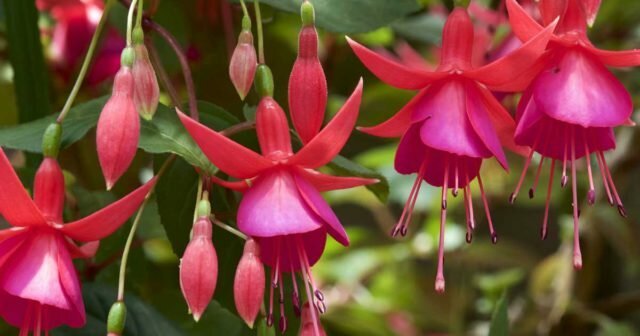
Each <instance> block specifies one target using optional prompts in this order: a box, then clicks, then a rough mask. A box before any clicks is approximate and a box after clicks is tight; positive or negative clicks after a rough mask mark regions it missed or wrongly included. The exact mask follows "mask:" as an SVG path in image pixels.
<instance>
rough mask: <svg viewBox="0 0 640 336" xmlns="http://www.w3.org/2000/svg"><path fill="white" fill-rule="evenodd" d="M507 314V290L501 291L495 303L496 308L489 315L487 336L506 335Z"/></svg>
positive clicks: (507, 328)
mask: <svg viewBox="0 0 640 336" xmlns="http://www.w3.org/2000/svg"><path fill="white" fill-rule="evenodd" d="M508 335H509V316H508V314H507V291H504V292H503V293H502V296H501V297H500V300H498V303H497V304H496V309H495V310H494V311H493V316H492V317H491V326H490V327H489V336H508Z"/></svg>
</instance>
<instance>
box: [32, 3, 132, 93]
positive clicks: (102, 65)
mask: <svg viewBox="0 0 640 336" xmlns="http://www.w3.org/2000/svg"><path fill="white" fill-rule="evenodd" d="M36 5H37V6H38V9H39V10H41V11H49V12H50V13H51V16H52V17H53V19H54V20H55V24H54V26H53V30H52V31H51V45H50V56H51V60H52V61H53V64H54V67H55V69H56V71H57V72H58V73H60V75H61V77H62V78H63V79H64V80H69V79H72V77H73V75H74V74H75V71H77V68H78V67H79V65H80V62H82V59H83V57H84V55H85V53H86V51H87V48H88V47H89V44H90V42H91V38H92V36H93V32H94V31H95V29H96V27H97V25H98V22H99V21H100V17H101V16H102V11H103V7H104V4H103V2H102V1H100V0H86V1H85V0H82V1H81V0H61V1H60V0H58V1H51V0H40V1H36ZM124 46H125V41H124V39H123V38H122V36H121V35H120V34H119V33H118V32H117V31H116V30H115V29H114V28H112V27H109V28H108V29H107V32H106V37H105V38H104V41H103V42H102V46H101V47H100V48H99V50H98V53H97V55H96V57H95V59H94V61H93V64H92V66H91V68H90V69H89V72H88V74H87V79H86V83H87V84H88V85H91V86H93V85H96V84H98V83H101V82H102V81H104V80H106V79H108V78H111V77H112V76H113V75H114V74H115V73H116V72H117V71H118V68H119V66H120V52H121V51H122V48H124Z"/></svg>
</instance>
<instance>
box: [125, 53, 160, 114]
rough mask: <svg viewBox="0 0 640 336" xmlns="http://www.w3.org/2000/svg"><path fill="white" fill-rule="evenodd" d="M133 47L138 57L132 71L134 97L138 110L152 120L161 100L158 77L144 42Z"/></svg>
mask: <svg viewBox="0 0 640 336" xmlns="http://www.w3.org/2000/svg"><path fill="white" fill-rule="evenodd" d="M133 49H134V50H135V54H136V59H135V61H134V62H133V66H132V67H131V73H132V75H133V82H134V88H133V98H134V102H135V106H136V110H137V111H138V114H140V116H141V117H142V118H144V119H146V120H151V119H152V118H153V115H154V114H155V113H156V110H157V108H158V103H159V102H160V86H159V85H158V78H157V77H156V72H155V70H154V69H153V65H152V64H151V60H149V52H148V51H147V47H146V46H145V45H144V43H142V42H141V43H136V44H135V45H134V46H133Z"/></svg>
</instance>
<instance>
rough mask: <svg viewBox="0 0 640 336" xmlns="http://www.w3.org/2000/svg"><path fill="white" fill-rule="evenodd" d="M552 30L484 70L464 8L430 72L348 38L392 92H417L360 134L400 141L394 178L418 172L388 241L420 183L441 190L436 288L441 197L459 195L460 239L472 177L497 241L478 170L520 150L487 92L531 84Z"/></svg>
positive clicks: (406, 217)
mask: <svg viewBox="0 0 640 336" xmlns="http://www.w3.org/2000/svg"><path fill="white" fill-rule="evenodd" d="M552 30H553V25H551V27H549V28H547V29H546V30H544V31H543V32H542V33H540V34H538V35H536V36H535V37H533V38H531V39H530V40H529V41H528V42H527V43H525V44H524V45H523V46H522V47H521V48H520V49H517V50H515V51H513V52H512V53H510V54H509V55H508V56H506V57H504V58H501V59H499V60H497V61H495V62H493V63H490V64H488V65H485V66H483V67H476V66H474V65H473V57H472V56H473V55H472V54H473V50H474V47H473V45H474V28H473V24H472V23H471V19H470V18H469V15H468V14H467V11H466V10H465V9H464V8H456V9H455V10H454V11H453V12H452V13H451V14H450V15H449V17H448V19H447V22H446V24H445V27H444V31H443V39H442V50H441V57H440V58H441V59H440V65H439V66H438V68H437V69H436V71H434V72H429V71H426V70H422V69H419V68H409V67H407V66H404V65H402V64H398V63H396V62H394V61H392V60H389V59H388V58H385V57H384V56H381V55H378V54H376V53H374V52H372V51H370V50H369V49H366V48H365V47H363V46H362V45H360V44H358V43H356V42H354V41H353V40H351V39H349V40H348V41H349V44H350V45H351V47H352V49H353V51H354V52H355V54H356V55H357V56H358V57H359V58H360V60H361V61H362V62H363V63H364V65H365V66H366V67H367V68H368V69H369V70H371V71H372V72H373V73H374V74H375V75H376V76H378V77H379V78H380V79H382V80H383V81H385V82H386V83H387V84H390V85H392V86H395V87H398V88H402V89H408V90H418V89H419V90H420V92H419V93H418V95H417V96H416V97H414V98H413V99H412V100H411V101H410V102H409V103H408V104H407V105H406V106H405V107H404V108H403V109H402V110H400V111H399V112H398V113H397V114H396V115H395V116H394V117H392V118H391V119H389V120H388V121H386V122H384V123H383V124H381V125H378V126H375V127H368V128H361V131H363V132H365V133H368V134H372V135H375V136H380V137H397V136H402V140H401V142H400V145H399V147H398V151H397V153H396V161H395V167H396V170H397V171H398V172H399V173H401V174H412V173H417V175H418V176H417V178H416V182H415V184H414V186H413V188H412V190H411V193H410V195H409V198H408V200H407V202H406V204H405V207H404V211H403V212H402V215H401V217H400V220H399V221H398V223H397V225H396V226H395V227H394V229H393V231H392V235H394V236H396V235H398V234H402V235H405V234H406V233H407V228H408V225H409V223H410V220H411V213H412V212H413V208H414V207H415V204H416V200H417V197H418V193H419V190H420V186H421V184H422V183H421V182H422V180H425V181H426V182H427V183H429V184H431V185H433V186H436V187H441V188H442V207H441V208H442V209H441V221H440V237H439V240H440V243H439V245H440V246H439V251H438V270H437V275H436V282H435V289H436V290H437V291H438V292H442V291H444V288H445V281H444V273H443V261H444V250H443V242H444V233H445V232H444V231H445V222H446V215H447V193H448V190H449V189H452V190H453V195H454V196H457V194H458V191H459V189H462V191H463V195H464V204H465V210H466V217H467V241H468V242H471V239H472V231H473V230H474V228H475V219H474V214H473V204H472V196H471V186H470V183H471V182H472V181H473V180H474V179H477V181H478V186H479V188H480V192H481V195H482V200H483V203H484V210H485V213H486V216H487V221H488V222H489V229H490V231H491V236H492V241H493V242H494V243H495V242H497V234H496V232H495V230H494V227H493V223H492V221H491V216H490V213H489V206H488V203H487V199H486V197H485V193H484V188H483V184H482V179H481V178H480V175H479V171H480V166H481V165H482V162H483V161H484V160H485V159H488V158H491V157H495V158H496V159H497V160H498V162H499V163H500V164H501V165H502V166H503V167H504V168H505V169H507V159H506V156H505V154H504V152H503V150H502V146H503V145H504V146H507V147H509V148H511V149H513V150H515V151H521V149H520V148H518V147H517V146H516V145H515V144H514V143H513V132H514V130H515V123H514V121H513V119H512V118H511V116H510V115H509V113H508V112H507V111H506V110H505V109H504V108H503V107H502V106H501V105H500V103H499V102H498V101H497V100H496V99H495V97H494V96H493V95H492V94H491V92H490V91H489V90H492V91H518V90H521V89H523V88H524V87H525V86H526V85H527V84H528V82H529V81H530V80H531V79H532V78H533V76H534V75H535V72H533V71H532V69H531V65H532V64H534V63H535V61H536V60H537V59H538V57H539V56H540V54H541V53H542V52H543V51H544V48H545V46H546V44H547V42H548V40H549V37H550V36H551V32H552Z"/></svg>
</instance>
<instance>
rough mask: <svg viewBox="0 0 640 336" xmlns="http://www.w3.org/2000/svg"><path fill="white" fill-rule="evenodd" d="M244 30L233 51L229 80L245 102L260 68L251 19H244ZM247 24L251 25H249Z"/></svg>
mask: <svg viewBox="0 0 640 336" xmlns="http://www.w3.org/2000/svg"><path fill="white" fill-rule="evenodd" d="M242 22H243V28H242V31H241V32H240V36H239V37H238V44H237V45H236V48H235V49H234V50H233V55H232V56H231V62H230V63H229V78H231V82H232V83H233V86H234V87H235V88H236V91H237V92H238V95H239V96H240V99H242V100H244V99H245V98H246V97H247V94H248V93H249V90H251V86H252V85H253V78H254V77H255V75H256V69H257V67H258V56H257V55H256V48H255V47H254V45H253V35H252V34H251V19H249V18H248V17H244V18H243V20H242ZM247 22H248V23H249V24H248V25H247Z"/></svg>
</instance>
